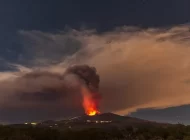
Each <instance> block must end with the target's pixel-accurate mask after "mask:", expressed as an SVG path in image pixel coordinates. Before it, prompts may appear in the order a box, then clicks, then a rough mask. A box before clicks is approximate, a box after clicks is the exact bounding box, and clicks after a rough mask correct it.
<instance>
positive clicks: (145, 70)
mask: <svg viewBox="0 0 190 140" xmlns="http://www.w3.org/2000/svg"><path fill="white" fill-rule="evenodd" d="M84 2H85V3H86V4H87V3H88V2H87V1H84ZM2 4H4V7H9V6H11V5H10V4H8V3H6V2H5V3H2ZM61 4H62V5H64V3H62V2H61V1H60V2H57V3H54V2H50V1H49V0H48V1H47V5H43V3H41V2H39V3H34V4H30V3H28V4H27V3H23V5H20V4H18V3H12V8H11V9H10V11H12V14H11V16H9V12H7V17H9V18H5V15H2V18H3V19H4V20H3V24H0V29H1V30H2V31H1V33H0V36H1V37H0V45H1V46H3V47H2V48H1V49H0V62H1V67H0V70H1V71H0V121H1V122H23V121H31V120H37V121H38V120H44V119H60V118H63V117H69V116H73V115H80V114H82V113H84V111H83V109H82V105H81V96H80V93H77V84H78V82H77V81H76V80H74V79H75V78H74V77H72V76H70V75H69V76H66V78H65V79H64V78H63V77H65V76H63V75H65V70H66V69H67V68H68V67H69V66H71V65H73V64H88V65H90V66H94V67H96V69H97V72H98V73H99V75H100V89H99V90H100V93H101V95H102V100H101V106H100V108H101V111H102V112H110V111H111V112H114V113H118V114H121V115H127V114H129V113H131V112H136V111H137V113H132V115H134V116H137V117H138V116H139V117H142V118H145V119H146V118H147V119H153V120H160V121H168V119H167V117H168V116H169V115H170V114H167V113H166V114H167V115H165V114H162V113H160V114H162V116H160V118H159V117H154V116H153V115H152V114H154V113H155V112H154V111H158V112H159V111H161V112H170V110H173V108H172V109H171V108H170V109H167V108H168V107H174V110H175V111H174V112H176V116H177V119H174V122H176V121H178V118H179V116H178V115H177V112H178V111H179V112H182V113H183V115H181V116H190V115H188V114H189V113H190V111H188V110H189V109H190V107H189V106H188V105H189V104H190V100H189V99H190V95H189V91H190V85H189V84H190V73H189V70H190V56H189V54H190V48H189V45H190V44H189V43H190V42H189V40H190V32H189V28H190V26H189V25H188V21H189V20H190V17H188V15H187V13H188V10H189V8H188V7H186V5H188V1H185V0H182V1H181V2H179V1H173V3H170V2H166V3H162V2H155V3H153V2H150V1H149V0H147V1H145V2H142V1H141V2H139V1H138V2H130V1H126V3H120V2H118V3H109V4H108V3H98V2H97V3H95V2H94V3H93V6H92V4H90V3H89V4H88V5H80V4H79V3H77V2H74V3H73V4H71V3H67V4H66V6H65V7H69V6H70V7H72V8H73V11H72V12H71V11H69V8H64V7H59V6H60V5H61ZM100 4H101V6H100V7H99V8H97V7H96V5H97V6H98V5H100ZM27 5H30V6H28V11H27V12H25V14H24V12H23V11H25V10H26V7H27ZM39 5H42V6H41V7H42V9H41V8H39V7H38V6H39ZM123 5H124V6H123ZM161 5H162V6H164V7H163V8H162V11H165V13H166V14H163V13H162V12H161V10H160V8H159V6H161ZM90 6H91V8H90ZM125 6H126V7H125ZM37 7H38V8H37ZM50 7H51V8H52V10H50V11H49V10H47V9H49V8H50ZM105 7H107V11H105V12H104V14H105V15H103V14H101V13H102V12H101V10H102V11H103V10H104V9H105ZM113 7H115V8H116V11H117V12H114V11H112V10H111V9H113ZM119 7H120V8H119ZM167 7H170V8H171V9H170V10H168V8H167ZM182 7H183V8H182ZM0 8H1V7H0ZM134 8H136V9H139V11H138V12H137V11H133V10H132V9H134ZM7 9H8V8H5V9H4V12H5V13H6V11H7ZM16 9H19V10H18V11H17V12H14V10H16ZM34 9H36V10H35V11H34ZM58 9H64V10H65V11H64V10H63V11H58ZM93 9H94V11H92V10H93ZM97 9H99V11H98V10H97ZM117 9H118V10H117ZM119 9H120V11H119ZM130 9H131V10H132V11H131V10H130ZM163 9H165V10H163ZM39 10H41V11H42V12H39ZM78 11H80V12H78ZM174 11H175V12H176V11H178V14H175V13H174ZM47 12H48V16H47ZM86 12H88V15H87V14H86ZM189 12H190V11H189ZM79 13H80V14H79ZM150 13H152V14H150ZM15 14H16V15H15ZM13 15H15V17H17V18H16V19H14V20H13V19H12V18H13V17H12V16H13ZM109 15H110V16H109ZM174 15H175V16H174ZM32 16H33V17H35V20H32V19H31V18H29V17H32ZM142 16H143V17H144V18H143V19H142V18H141V17H142ZM41 17H44V20H43V21H40V19H41ZM93 17H94V18H93ZM104 17H107V19H104ZM176 19H178V20H176ZM12 20H13V21H12ZM41 20H42V19H41ZM66 21H67V22H66ZM108 21H109V22H108ZM11 23H12V24H11ZM13 23H14V24H13ZM74 23H77V25H76V24H74ZM8 25H9V26H8ZM66 26H67V27H66ZM65 27H66V28H65ZM145 27H146V28H145ZM28 75H29V76H28ZM36 75H37V76H36ZM63 79H64V80H63ZM68 87H72V88H71V89H70V88H68ZM44 89H45V90H44ZM183 105H186V106H183ZM177 106H181V107H177ZM175 107H176V108H175ZM147 108H148V109H149V108H151V110H148V111H147ZM142 109H145V110H142ZM158 109H159V110H158ZM183 109H184V110H185V111H181V110H183ZM138 110H141V111H138ZM151 115H152V117H147V116H151ZM163 116H164V117H163ZM173 116H175V114H174V115H173ZM181 118H182V119H181V120H180V121H182V122H185V123H189V122H187V121H186V120H185V118H183V117H181ZM186 118H187V117H186Z"/></svg>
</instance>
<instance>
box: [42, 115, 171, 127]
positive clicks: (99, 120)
mask: <svg viewBox="0 0 190 140" xmlns="http://www.w3.org/2000/svg"><path fill="white" fill-rule="evenodd" d="M48 122H50V124H49V125H48ZM48 122H47V121H45V122H42V123H40V126H46V127H47V126H51V127H52V126H53V125H52V124H53V123H55V124H56V127H57V128H64V129H68V128H72V129H87V128H105V129H111V128H113V127H119V128H122V127H127V126H162V127H167V126H168V125H170V124H166V123H157V122H151V121H147V120H142V119H138V118H134V117H129V116H120V115H117V114H113V113H102V114H96V115H94V116H89V115H86V114H85V115H81V116H77V117H73V118H69V119H66V120H61V121H54V122H53V123H52V121H48Z"/></svg>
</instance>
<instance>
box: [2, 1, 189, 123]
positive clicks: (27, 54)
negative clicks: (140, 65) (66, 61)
mask: <svg viewBox="0 0 190 140" xmlns="http://www.w3.org/2000/svg"><path fill="white" fill-rule="evenodd" d="M189 13H190V1H189V0H94V1H93V0H0V62H1V65H0V71H1V74H2V75H3V74H6V72H14V71H16V68H15V67H14V66H10V64H19V65H23V66H27V67H30V68H31V67H34V66H36V65H37V64H36V63H35V64H34V63H33V61H32V62H31V60H34V57H35V56H38V53H37V52H38V51H39V50H38V47H41V46H42V45H35V43H33V42H32V43H33V44H32V43H28V42H29V41H28V42H27V41H26V40H27V39H26V38H27V37H28V36H29V37H28V38H32V37H33V39H34V40H37V39H36V38H35V37H36V36H32V35H34V34H36V35H37V36H38V37H41V38H43V39H44V40H43V41H45V40H48V38H47V39H46V36H45V35H43V33H52V34H54V33H55V34H56V33H58V32H62V31H66V30H69V29H76V30H81V29H86V30H87V29H95V30H96V31H97V33H100V34H103V33H106V32H109V31H113V30H114V29H115V28H116V27H123V26H135V27H139V28H142V29H148V28H168V27H172V26H178V25H182V24H188V23H189V22H190V14H189ZM31 32H32V33H33V34H32V35H31V36H32V37H31V36H30V34H29V33H31ZM20 34H21V35H20ZM26 42H27V43H26ZM40 43H41V42H40ZM56 43H57V44H58V43H60V44H61V43H63V42H62V41H60V39H57V42H56ZM56 43H55V44H54V42H53V43H52V42H51V40H50V41H49V45H50V46H51V45H52V46H54V45H56ZM77 43H78V44H80V42H77V41H76V42H74V45H73V46H72V45H67V47H68V48H64V49H60V48H59V50H57V51H52V50H51V49H50V50H49V51H47V50H46V51H47V55H48V56H46V57H49V58H50V57H52V59H53V60H55V61H56V62H57V60H58V59H59V58H60V57H61V56H62V55H66V54H74V53H75V52H77V50H78V49H80V47H79V48H78V47H76V44H77ZM31 44H32V45H31ZM42 44H43V43H42ZM31 46H36V47H35V49H32V50H30V47H31ZM43 49H44V48H41V49H40V50H41V51H42V52H43ZM31 52H32V53H31ZM57 52H60V54H58V53H57ZM54 54H55V55H54ZM40 58H41V54H40ZM48 62H49V61H48ZM48 64H49V63H48ZM51 64H52V63H51ZM97 71H98V68H97ZM139 71H141V69H139ZM174 76H175V75H174ZM136 88H138V87H136ZM0 94H1V95H3V94H4V90H0ZM179 94H180V93H179ZM1 98H3V97H1ZM13 98H14V97H13ZM139 98H141V96H140V95H139ZM131 100H133V99H131ZM189 100H190V99H189ZM184 104H186V103H184ZM35 109H36V108H35ZM35 109H34V110H31V112H34V113H33V114H38V113H36V112H38V111H36V110H35ZM9 110H11V109H9V107H7V108H6V107H5V108H3V107H2V108H1V109H0V116H2V115H4V114H8V115H4V116H3V117H1V118H0V120H1V121H2V122H22V121H25V120H27V119H26V117H24V115H23V114H28V113H29V112H30V111H28V110H27V109H21V110H22V111H23V112H24V111H25V113H23V114H22V113H21V114H19V112H17V111H15V110H14V109H13V110H12V111H11V112H12V113H7V112H8V111H9ZM26 110H27V111H26ZM105 110H106V111H107V110H108V109H105ZM39 111H40V109H39ZM59 111H61V109H60V108H59ZM64 111H65V112H67V111H68V110H64ZM110 111H112V110H110ZM10 114H11V115H15V114H16V115H15V116H16V117H15V118H14V119H13V117H10V116H9V115H10ZM47 114H48V113H44V114H43V115H42V116H48V115H47ZM58 114H59V117H62V116H61V115H62V113H60V112H59V113H58ZM130 115H132V116H135V117H139V118H143V119H148V120H155V121H161V122H171V123H177V122H182V123H185V124H190V121H189V120H188V119H189V118H190V106H189V105H183V103H182V106H180V107H171V108H166V109H142V110H141V109H140V110H138V111H137V112H134V113H131V114H130ZM33 116H35V115H33ZM50 116H51V118H54V115H50ZM56 117H57V116H56ZM56 117H55V118H56ZM6 118H7V119H6ZM41 118H48V117H41ZM41 118H40V119H41ZM32 119H34V120H38V118H37V117H33V118H32V117H31V118H29V119H28V120H32Z"/></svg>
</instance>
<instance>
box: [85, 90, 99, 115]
mask: <svg viewBox="0 0 190 140" xmlns="http://www.w3.org/2000/svg"><path fill="white" fill-rule="evenodd" d="M82 93H83V107H84V109H85V113H86V114H87V115H89V116H94V115H97V114H100V112H99V111H98V107H97V102H96V100H95V99H93V97H92V95H93V94H92V93H90V91H89V90H88V89H86V88H82Z"/></svg>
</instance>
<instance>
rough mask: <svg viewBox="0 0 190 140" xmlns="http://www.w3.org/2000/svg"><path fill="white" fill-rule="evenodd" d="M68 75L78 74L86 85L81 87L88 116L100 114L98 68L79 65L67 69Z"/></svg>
mask: <svg viewBox="0 0 190 140" xmlns="http://www.w3.org/2000/svg"><path fill="white" fill-rule="evenodd" d="M66 73H72V74H76V75H77V76H78V77H79V78H80V79H82V80H83V81H84V83H85V85H84V86H82V87H81V92H82V95H83V107H84V109H85V112H86V114H87V115H96V114H98V113H100V112H99V102H100V94H99V91H98V88H99V82H100V78H99V75H97V73H96V68H94V67H89V66H88V65H79V66H78V65H77V66H72V67H70V68H68V69H67V71H66Z"/></svg>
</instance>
